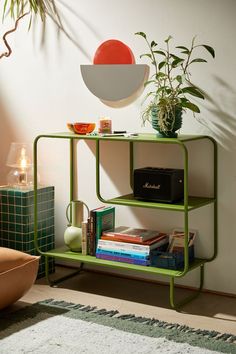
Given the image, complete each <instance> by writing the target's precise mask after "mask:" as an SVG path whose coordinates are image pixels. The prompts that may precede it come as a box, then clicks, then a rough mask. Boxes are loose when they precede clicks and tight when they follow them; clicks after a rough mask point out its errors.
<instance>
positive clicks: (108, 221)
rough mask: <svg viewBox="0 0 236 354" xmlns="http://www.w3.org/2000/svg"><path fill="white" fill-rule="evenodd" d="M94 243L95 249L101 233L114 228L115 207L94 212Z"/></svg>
mask: <svg viewBox="0 0 236 354" xmlns="http://www.w3.org/2000/svg"><path fill="white" fill-rule="evenodd" d="M95 214H96V231H95V234H96V241H95V249H97V244H98V240H99V239H100V237H101V235H102V232H103V231H105V230H111V229H112V228H114V226H115V207H114V206H109V207H105V208H103V209H101V210H96V211H95Z"/></svg>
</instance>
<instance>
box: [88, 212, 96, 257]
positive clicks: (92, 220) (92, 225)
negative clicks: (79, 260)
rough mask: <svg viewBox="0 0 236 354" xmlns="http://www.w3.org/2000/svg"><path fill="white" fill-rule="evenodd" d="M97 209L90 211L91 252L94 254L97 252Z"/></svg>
mask: <svg viewBox="0 0 236 354" xmlns="http://www.w3.org/2000/svg"><path fill="white" fill-rule="evenodd" d="M95 228H96V220H95V211H93V210H91V212H90V245H89V254H90V255H91V256H94V254H95Z"/></svg>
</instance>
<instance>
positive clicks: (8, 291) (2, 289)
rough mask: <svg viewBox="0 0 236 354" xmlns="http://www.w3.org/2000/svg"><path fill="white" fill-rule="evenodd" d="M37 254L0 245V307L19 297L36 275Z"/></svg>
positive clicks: (27, 288)
mask: <svg viewBox="0 0 236 354" xmlns="http://www.w3.org/2000/svg"><path fill="white" fill-rule="evenodd" d="M39 258H40V257H38V256H31V255H29V254H27V253H23V252H20V251H16V250H13V249H9V248H5V247H0V309H3V308H4V307H7V306H9V305H11V304H13V303H14V302H16V301H17V300H18V299H19V298H21V297H22V296H23V295H24V294H25V293H26V292H27V291H28V290H29V289H30V287H31V286H32V285H33V283H34V282H35V279H36V277H37V272H38V266H39Z"/></svg>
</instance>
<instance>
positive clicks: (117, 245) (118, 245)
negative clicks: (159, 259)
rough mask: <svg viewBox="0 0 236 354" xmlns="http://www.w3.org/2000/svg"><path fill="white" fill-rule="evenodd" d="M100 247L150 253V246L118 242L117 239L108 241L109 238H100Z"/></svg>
mask: <svg viewBox="0 0 236 354" xmlns="http://www.w3.org/2000/svg"><path fill="white" fill-rule="evenodd" d="M98 248H103V249H108V248H109V249H116V250H121V251H122V250H125V251H126V250H132V251H136V252H143V253H149V251H150V247H149V246H145V245H138V244H132V243H128V242H116V241H108V240H101V239H100V240H99V241H98Z"/></svg>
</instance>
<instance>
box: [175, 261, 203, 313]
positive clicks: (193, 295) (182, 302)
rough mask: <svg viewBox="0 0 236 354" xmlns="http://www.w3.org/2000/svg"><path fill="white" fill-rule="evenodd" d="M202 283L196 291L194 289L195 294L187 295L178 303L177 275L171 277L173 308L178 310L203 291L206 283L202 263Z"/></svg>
mask: <svg viewBox="0 0 236 354" xmlns="http://www.w3.org/2000/svg"><path fill="white" fill-rule="evenodd" d="M199 268H200V284H199V287H198V289H197V290H196V291H194V293H193V294H191V295H190V296H187V297H186V298H185V299H183V300H181V301H180V302H178V303H176V302H175V299H174V297H175V277H171V278H170V305H171V307H172V308H173V309H175V310H178V309H180V308H181V307H182V306H184V305H186V304H187V303H188V302H190V301H191V300H193V299H195V298H196V297H197V296H198V295H199V294H200V292H201V291H202V288H203V283H204V264H202V265H201V266H200V267H199Z"/></svg>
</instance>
